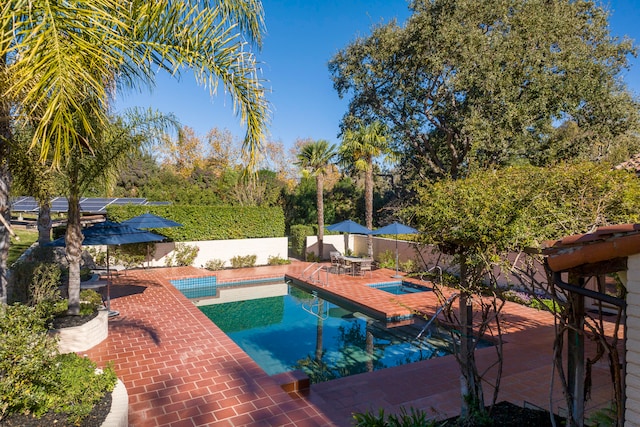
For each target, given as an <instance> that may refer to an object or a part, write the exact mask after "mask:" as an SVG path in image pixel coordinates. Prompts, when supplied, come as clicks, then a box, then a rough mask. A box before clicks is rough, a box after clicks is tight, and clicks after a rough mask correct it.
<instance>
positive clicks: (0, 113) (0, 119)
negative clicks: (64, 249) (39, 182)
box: [0, 55, 11, 304]
mask: <svg viewBox="0 0 640 427" xmlns="http://www.w3.org/2000/svg"><path fill="white" fill-rule="evenodd" d="M6 59H7V58H6V56H1V55H0V71H4V70H5V68H6V65H7V62H6ZM10 114H11V108H10V106H9V103H8V101H7V100H6V99H5V98H4V97H0V215H2V216H3V217H4V219H5V220H6V222H7V224H9V223H10V221H11V204H10V201H9V189H10V188H11V173H10V171H9V163H8V162H9V142H10V141H11V124H10V122H9V116H10ZM10 238H11V236H10V235H9V230H8V229H7V227H5V226H4V224H3V223H2V222H0V304H6V303H7V294H8V291H9V284H8V281H7V259H8V258H9V244H10V241H11V240H10Z"/></svg>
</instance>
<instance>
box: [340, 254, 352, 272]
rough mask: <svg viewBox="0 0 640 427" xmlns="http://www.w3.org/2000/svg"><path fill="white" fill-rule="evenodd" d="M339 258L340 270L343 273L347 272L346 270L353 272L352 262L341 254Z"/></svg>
mask: <svg viewBox="0 0 640 427" xmlns="http://www.w3.org/2000/svg"><path fill="white" fill-rule="evenodd" d="M339 259H340V270H343V271H344V273H345V274H347V272H349V273H351V274H353V263H351V262H350V261H347V260H346V259H344V257H342V256H341V257H340V258H339ZM338 271H339V270H338Z"/></svg>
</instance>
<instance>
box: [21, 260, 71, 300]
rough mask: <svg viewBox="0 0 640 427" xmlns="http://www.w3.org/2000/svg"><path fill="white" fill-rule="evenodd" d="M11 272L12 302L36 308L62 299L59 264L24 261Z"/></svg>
mask: <svg viewBox="0 0 640 427" xmlns="http://www.w3.org/2000/svg"><path fill="white" fill-rule="evenodd" d="M11 272H12V274H11V298H10V302H20V303H23V304H27V305H30V306H34V305H37V304H39V303H40V302H43V301H51V300H57V299H58V298H59V297H60V295H59V291H58V288H59V286H60V284H61V275H62V272H61V270H60V267H59V266H58V265H57V264H52V263H42V262H40V261H24V262H19V263H16V264H14V265H13V268H12V269H11Z"/></svg>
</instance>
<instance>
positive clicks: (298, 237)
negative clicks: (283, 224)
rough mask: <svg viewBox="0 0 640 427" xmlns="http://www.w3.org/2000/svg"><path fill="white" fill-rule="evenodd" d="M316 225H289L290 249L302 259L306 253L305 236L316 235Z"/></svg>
mask: <svg viewBox="0 0 640 427" xmlns="http://www.w3.org/2000/svg"><path fill="white" fill-rule="evenodd" d="M316 230H317V226H316V227H314V226H312V225H292V226H291V249H292V250H293V253H295V254H296V255H297V256H301V257H303V259H304V256H305V255H306V253H305V252H306V242H307V236H314V235H316Z"/></svg>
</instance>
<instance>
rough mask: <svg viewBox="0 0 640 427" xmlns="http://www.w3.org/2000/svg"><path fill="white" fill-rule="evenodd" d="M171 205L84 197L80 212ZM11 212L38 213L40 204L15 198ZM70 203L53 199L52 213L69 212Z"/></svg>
mask: <svg viewBox="0 0 640 427" xmlns="http://www.w3.org/2000/svg"><path fill="white" fill-rule="evenodd" d="M129 204H133V205H147V204H149V205H169V204H171V203H170V202H147V199H145V198H141V197H83V198H81V199H80V212H84V213H106V211H107V206H109V205H129ZM11 210H12V211H14V212H37V211H38V203H37V201H36V199H35V198H33V197H29V196H20V197H15V198H13V199H12V200H11ZM68 210H69V202H68V200H67V198H66V197H56V198H53V199H51V211H52V212H67V211H68Z"/></svg>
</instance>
